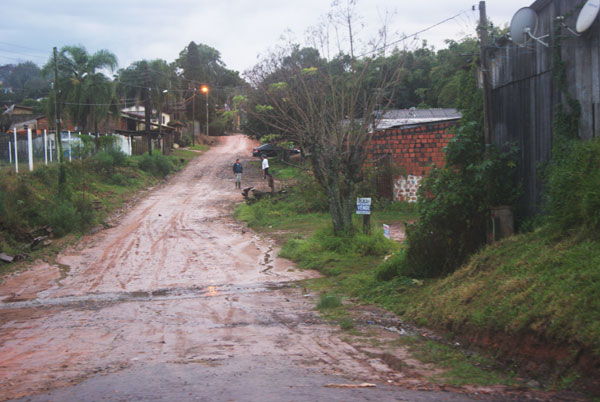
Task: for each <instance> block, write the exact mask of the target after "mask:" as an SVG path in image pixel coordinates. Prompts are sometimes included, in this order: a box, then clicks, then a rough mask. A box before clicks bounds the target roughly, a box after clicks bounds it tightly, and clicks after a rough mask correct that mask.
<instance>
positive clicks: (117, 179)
mask: <svg viewBox="0 0 600 402" xmlns="http://www.w3.org/2000/svg"><path fill="white" fill-rule="evenodd" d="M110 182H111V183H112V184H115V185H117V186H126V185H127V182H128V181H127V178H126V177H125V176H123V175H122V174H121V173H115V174H113V175H112V177H111V178H110Z"/></svg>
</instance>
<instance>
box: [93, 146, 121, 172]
mask: <svg viewBox="0 0 600 402" xmlns="http://www.w3.org/2000/svg"><path fill="white" fill-rule="evenodd" d="M92 163H93V164H94V165H95V166H96V168H97V169H98V170H100V171H102V172H103V173H105V174H107V175H108V174H112V173H113V172H114V166H115V160H114V159H113V157H112V155H110V154H109V153H108V152H98V153H97V154H96V155H94V158H93V159H92Z"/></svg>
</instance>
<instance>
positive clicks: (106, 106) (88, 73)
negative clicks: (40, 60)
mask: <svg viewBox="0 0 600 402" xmlns="http://www.w3.org/2000/svg"><path fill="white" fill-rule="evenodd" d="M57 64H58V72H59V80H60V88H61V94H60V99H59V101H60V102H62V104H64V110H65V112H66V113H67V115H68V116H69V117H70V118H71V120H72V121H73V122H74V123H75V124H76V125H77V127H78V128H79V129H80V130H82V131H88V130H89V129H94V131H97V125H98V123H99V122H100V121H102V120H104V119H106V118H107V116H108V112H109V110H110V106H111V104H113V103H114V100H115V97H114V93H115V92H114V85H113V82H112V80H111V79H110V78H109V77H107V76H106V75H105V74H104V72H103V70H109V71H113V70H114V69H115V68H116V67H117V57H116V56H115V55H114V54H113V53H111V52H109V51H108V50H99V51H97V52H96V53H94V54H89V53H88V52H87V50H86V49H85V47H83V46H65V47H63V48H61V49H60V52H59V54H58V60H57ZM53 68H54V64H53V61H49V62H48V63H47V64H46V65H45V66H44V68H43V71H44V72H45V73H47V74H50V73H51V72H52V71H53Z"/></svg>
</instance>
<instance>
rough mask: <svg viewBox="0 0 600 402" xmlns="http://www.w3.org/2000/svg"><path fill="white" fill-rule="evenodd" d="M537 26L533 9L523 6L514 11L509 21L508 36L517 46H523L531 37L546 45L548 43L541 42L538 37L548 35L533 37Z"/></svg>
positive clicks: (536, 18) (536, 17)
mask: <svg viewBox="0 0 600 402" xmlns="http://www.w3.org/2000/svg"><path fill="white" fill-rule="evenodd" d="M537 28H538V16H537V13H536V12H535V10H534V9H532V8H530V7H523V8H521V9H520V10H519V11H517V12H516V13H515V15H514V16H513V17H512V20H511V21H510V37H511V38H512V41H513V42H514V43H515V44H517V45H519V46H523V45H524V44H525V43H526V42H527V41H528V40H529V39H530V38H531V39H533V40H535V41H538V42H540V43H541V44H542V45H544V46H546V47H547V46H548V44H547V43H544V42H542V41H541V40H540V39H542V38H545V37H547V36H548V35H544V36H542V37H539V38H537V37H535V33H536V31H537Z"/></svg>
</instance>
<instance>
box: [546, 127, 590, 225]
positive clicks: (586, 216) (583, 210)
mask: <svg viewBox="0 0 600 402" xmlns="http://www.w3.org/2000/svg"><path fill="white" fill-rule="evenodd" d="M557 159H558V160H557V161H555V162H554V163H552V164H551V165H550V166H549V169H548V175H547V190H546V207H547V210H548V215H549V216H548V221H549V224H550V226H551V227H553V228H554V230H555V231H564V230H568V229H573V228H576V227H584V228H585V230H586V231H587V232H588V233H590V234H593V235H595V236H597V235H598V233H599V232H600V140H598V139H593V140H590V141H584V142H582V141H579V140H573V144H572V146H571V147H570V148H569V149H567V150H566V151H565V157H562V158H557Z"/></svg>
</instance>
